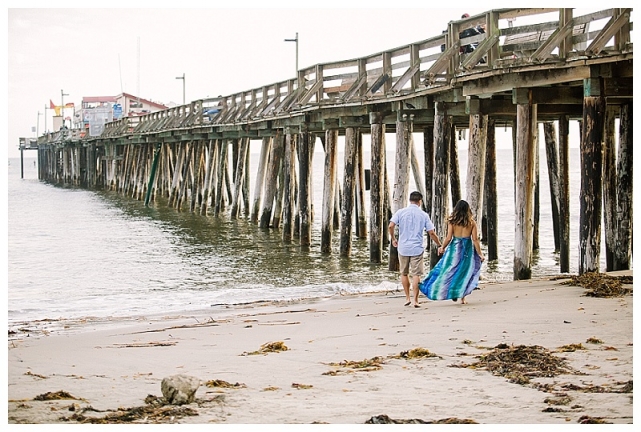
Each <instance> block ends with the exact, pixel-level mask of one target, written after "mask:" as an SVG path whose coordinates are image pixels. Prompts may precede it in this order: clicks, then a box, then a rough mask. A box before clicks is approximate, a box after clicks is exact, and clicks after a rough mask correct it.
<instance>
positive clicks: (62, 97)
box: [60, 90, 71, 127]
mask: <svg viewBox="0 0 641 432" xmlns="http://www.w3.org/2000/svg"><path fill="white" fill-rule="evenodd" d="M65 96H69V95H68V94H67V93H65V92H64V91H62V90H60V115H61V116H62V126H63V127H64V125H65ZM69 126H71V125H69Z"/></svg>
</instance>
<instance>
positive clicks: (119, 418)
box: [61, 404, 198, 424]
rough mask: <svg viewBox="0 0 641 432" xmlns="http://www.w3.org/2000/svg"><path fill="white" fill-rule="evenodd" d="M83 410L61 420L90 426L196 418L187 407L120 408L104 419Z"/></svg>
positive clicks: (172, 421) (168, 421)
mask: <svg viewBox="0 0 641 432" xmlns="http://www.w3.org/2000/svg"><path fill="white" fill-rule="evenodd" d="M83 412H85V410H83V411H82V412H79V413H75V414H73V415H72V416H70V417H68V418H67V417H63V418H62V419H61V420H65V421H69V420H73V421H76V422H78V423H85V424H87V423H90V424H122V423H174V422H175V420H177V419H180V418H183V417H187V416H197V415H198V412H197V411H196V410H194V409H193V408H189V407H175V406H170V405H163V406H160V407H159V406H156V405H154V404H152V405H146V406H140V407H132V408H120V409H118V410H117V411H115V412H113V413H109V414H107V415H105V416H104V417H89V416H85V415H84V414H83Z"/></svg>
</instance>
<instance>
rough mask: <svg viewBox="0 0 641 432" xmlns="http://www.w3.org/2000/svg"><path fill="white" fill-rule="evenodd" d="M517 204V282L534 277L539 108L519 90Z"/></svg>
mask: <svg viewBox="0 0 641 432" xmlns="http://www.w3.org/2000/svg"><path fill="white" fill-rule="evenodd" d="M513 97H514V98H515V99H516V103H517V105H516V127H517V131H516V164H515V171H516V179H515V190H516V205H515V215H514V280H522V279H530V278H531V277H532V238H533V227H534V165H535V155H534V151H535V147H536V125H537V123H536V119H537V115H536V113H537V109H536V105H534V104H532V92H531V91H529V90H527V89H516V90H515V93H514V96H513Z"/></svg>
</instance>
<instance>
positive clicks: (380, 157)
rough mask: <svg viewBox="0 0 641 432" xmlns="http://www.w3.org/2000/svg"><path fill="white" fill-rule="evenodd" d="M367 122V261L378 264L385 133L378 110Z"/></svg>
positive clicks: (381, 223)
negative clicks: (368, 201) (369, 144)
mask: <svg viewBox="0 0 641 432" xmlns="http://www.w3.org/2000/svg"><path fill="white" fill-rule="evenodd" d="M369 122H370V125H371V126H370V129H371V135H370V136H371V156H370V169H371V171H370V180H369V184H370V190H369V200H370V212H369V214H370V217H369V220H370V231H369V261H370V262H371V263H374V264H380V263H381V262H382V259H383V237H384V234H385V231H384V230H385V228H386V224H385V223H384V221H385V218H384V214H383V167H384V160H385V154H384V153H383V135H384V134H385V125H384V124H383V116H382V114H381V113H380V112H372V113H370V114H369ZM385 216H386V215H385Z"/></svg>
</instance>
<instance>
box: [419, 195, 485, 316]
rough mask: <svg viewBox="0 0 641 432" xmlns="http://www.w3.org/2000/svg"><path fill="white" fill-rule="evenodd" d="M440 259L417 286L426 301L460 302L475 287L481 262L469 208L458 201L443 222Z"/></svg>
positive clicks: (463, 201)
mask: <svg viewBox="0 0 641 432" xmlns="http://www.w3.org/2000/svg"><path fill="white" fill-rule="evenodd" d="M438 254H439V255H443V256H442V257H441V259H440V260H439V262H438V263H437V264H436V265H435V266H434V268H433V269H432V270H431V271H430V273H429V274H428V275H427V277H426V278H425V279H424V280H422V281H421V283H420V284H419V289H420V290H421V292H422V293H423V294H425V296H426V297H427V298H428V299H430V300H448V299H449V300H453V301H455V302H456V301H457V300H458V299H461V303H462V304H466V303H467V302H466V301H465V297H467V296H468V295H469V294H470V293H471V292H472V291H474V289H475V288H476V287H477V286H478V282H479V276H480V274H481V264H482V263H483V261H485V257H484V256H483V252H482V251H481V243H480V242H479V236H478V229H477V226H476V222H475V221H474V218H473V217H472V211H471V210H470V205H469V204H468V203H467V201H465V200H460V201H459V202H457V203H456V206H454V210H453V211H452V214H450V216H449V218H448V219H447V236H446V237H445V240H444V241H443V245H442V246H441V247H439V248H438Z"/></svg>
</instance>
